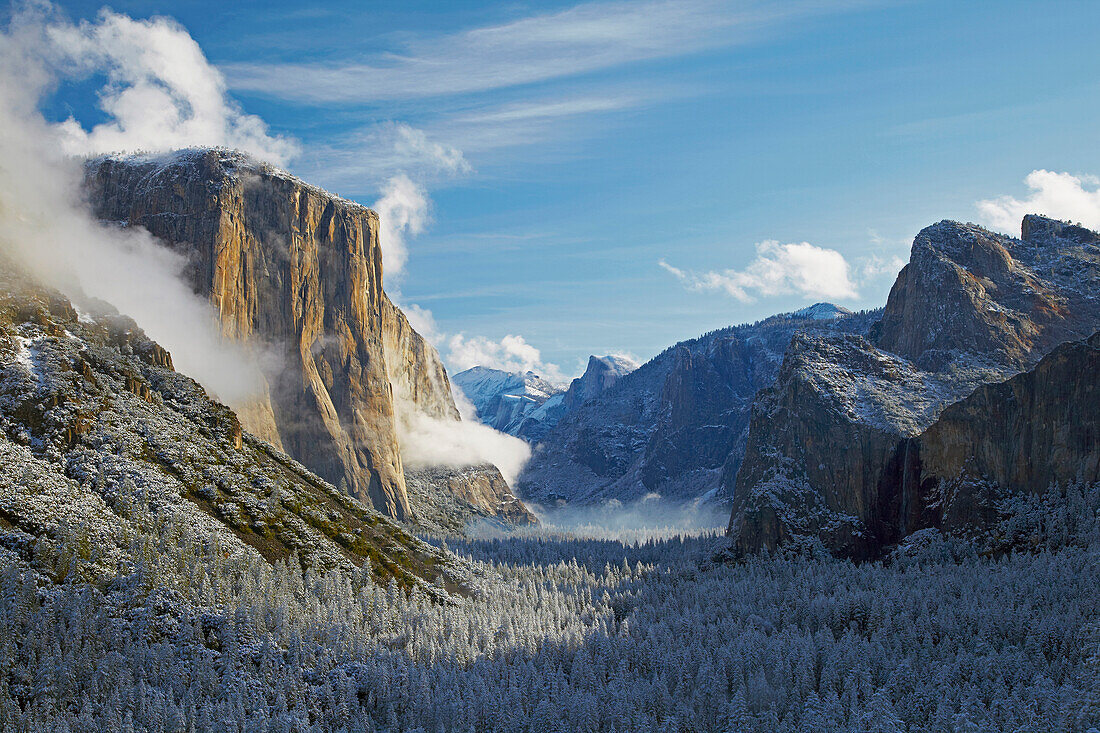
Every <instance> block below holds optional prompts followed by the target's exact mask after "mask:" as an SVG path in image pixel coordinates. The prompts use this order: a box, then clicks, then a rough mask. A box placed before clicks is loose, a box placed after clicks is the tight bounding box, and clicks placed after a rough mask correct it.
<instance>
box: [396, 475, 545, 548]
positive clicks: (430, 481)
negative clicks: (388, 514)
mask: <svg viewBox="0 0 1100 733" xmlns="http://www.w3.org/2000/svg"><path fill="white" fill-rule="evenodd" d="M405 478H406V484H407V487H408V491H409V496H410V497H411V498H412V499H413V501H414V503H415V502H416V501H417V499H418V498H419V497H421V496H423V495H433V496H438V495H439V494H440V488H441V487H442V488H443V489H444V490H445V491H444V492H443V496H445V497H446V500H445V503H440V501H439V500H438V499H436V500H435V501H433V502H431V503H429V502H427V501H425V502H423V504H424V505H425V506H430V507H431V509H429V510H426V511H425V512H423V513H422V514H421V515H420V516H419V517H418V521H419V522H420V524H421V525H422V526H424V527H425V528H427V529H429V530H436V531H444V532H447V531H454V532H462V531H464V529H465V528H466V527H467V526H468V525H469V524H470V523H471V522H476V521H478V520H487V521H491V522H495V523H497V524H503V525H509V526H528V525H534V524H538V518H537V517H535V515H534V514H532V513H531V511H530V510H529V509H528V508H527V507H526V506H525V505H524V503H523V502H522V501H520V500H519V498H518V497H517V496H516V495H515V494H513V493H512V490H511V489H510V488H509V487H508V483H507V482H506V481H505V480H504V477H503V476H501V474H500V471H499V470H498V469H497V467H496V466H492V465H488V464H483V465H479V466H464V467H461V468H449V467H445V466H432V467H425V468H409V469H406V472H405Z"/></svg>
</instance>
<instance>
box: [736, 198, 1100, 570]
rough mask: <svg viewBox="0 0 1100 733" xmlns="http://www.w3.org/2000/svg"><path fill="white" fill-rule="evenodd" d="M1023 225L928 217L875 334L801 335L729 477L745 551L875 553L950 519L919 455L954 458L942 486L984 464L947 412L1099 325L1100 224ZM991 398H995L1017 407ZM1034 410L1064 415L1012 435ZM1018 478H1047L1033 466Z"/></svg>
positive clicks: (1031, 220)
mask: <svg viewBox="0 0 1100 733" xmlns="http://www.w3.org/2000/svg"><path fill="white" fill-rule="evenodd" d="M1023 232H1024V238H1023V239H1020V240H1016V239H1012V238H1010V237H1005V236H1002V235H997V234H993V233H991V232H987V231H985V230H983V229H981V228H980V227H976V226H973V225H963V224H957V223H955V222H941V223H939V224H936V225H934V226H932V227H929V228H927V229H925V230H923V231H922V232H921V233H920V234H919V235H918V236H917V238H916V239H915V240H914V244H913V252H912V258H911V260H910V262H909V264H908V265H907V266H906V267H905V269H903V270H902V272H901V274H900V275H899V276H898V280H897V282H896V283H895V285H894V287H893V289H892V290H891V294H890V299H889V302H888V304H887V306H886V309H885V310H884V312H883V316H882V320H881V321H880V322H879V323H877V324H875V325H874V326H873V327H872V328H871V329H870V335H869V339H867V340H864V339H858V340H857V339H852V338H810V337H799V338H796V339H794V340H793V341H792V343H791V347H790V349H789V351H788V353H787V354H786V356H785V358H784V362H783V368H782V369H781V371H780V376H779V378H778V379H777V381H776V384H775V386H774V387H772V388H770V389H768V390H764V391H763V392H761V393H760V395H759V397H758V398H757V402H756V404H755V405H754V407H753V413H752V419H751V422H750V427H749V435H748V441H747V448H746V451H745V458H744V462H743V464H742V466H741V468H740V470H739V471H738V472H737V473H736V474H733V473H731V472H727V473H726V474H725V476H724V478H723V482H724V484H725V485H726V486H730V487H732V495H733V503H734V508H733V512H732V514H731V519H730V526H729V534H730V537H731V539H732V541H733V544H734V547H735V549H736V550H737V551H739V552H753V551H756V550H759V549H761V548H775V547H777V546H779V545H782V544H785V543H788V542H791V541H794V540H798V539H811V538H812V539H820V540H822V541H823V542H824V544H825V546H826V547H827V548H829V549H830V550H832V551H833V552H835V553H837V554H840V555H845V556H851V557H857V558H859V557H874V556H877V555H878V554H879V553H881V551H882V549H883V548H884V547H885V546H887V545H889V544H891V543H893V542H896V541H897V540H898V539H900V538H901V537H902V536H904V535H905V534H907V533H909V532H911V531H913V529H915V528H918V527H921V526H930V525H932V524H936V523H937V522H939V521H941V520H942V519H943V518H942V517H941V518H940V519H935V518H932V517H930V516H929V514H928V511H927V509H926V505H927V501H926V500H927V499H928V496H929V489H928V485H927V483H926V478H922V475H923V474H922V473H921V471H922V470H924V469H921V468H920V466H921V464H922V462H923V461H924V460H925V459H924V458H922V457H921V456H922V455H924V454H925V451H928V450H932V451H933V453H932V454H928V455H937V456H939V457H938V458H936V460H934V461H933V463H936V464H942V465H943V466H944V467H943V468H942V469H936V470H937V471H940V473H934V474H929V476H934V477H935V478H934V479H932V478H928V479H927V480H928V481H932V483H934V484H936V485H937V486H938V485H939V483H940V480H941V479H943V478H944V477H946V476H947V475H949V474H950V475H954V474H955V473H957V472H958V471H959V470H962V469H961V468H960V466H961V464H960V463H959V461H963V462H964V463H966V465H970V466H972V467H974V466H977V465H980V461H979V462H978V463H973V462H971V461H972V456H973V455H974V453H973V451H974V450H976V448H975V445H974V443H973V442H968V441H971V438H968V437H967V436H964V435H962V434H960V433H956V434H954V435H952V429H951V428H949V427H948V426H949V425H952V424H953V423H952V422H951V421H950V420H948V419H946V418H945V422H944V423H943V424H942V425H941V424H940V423H939V422H937V418H939V416H940V412H941V411H942V410H944V408H945V407H946V406H947V405H949V404H951V403H953V402H955V401H957V400H960V399H962V398H964V397H966V396H967V395H968V394H970V393H971V392H973V391H974V390H975V389H978V388H980V389H978V392H975V393H974V394H975V399H978V397H977V396H978V395H981V394H986V393H987V392H986V391H987V390H993V392H989V393H988V394H989V395H995V394H999V393H997V392H996V390H995V389H994V388H992V387H982V385H987V384H992V383H997V382H1001V381H1003V380H1004V379H1005V378H1007V377H1009V376H1010V375H1012V374H1013V373H1016V372H1018V371H1019V370H1020V369H1023V368H1027V367H1029V366H1031V365H1034V364H1035V363H1036V362H1037V361H1038V360H1039V359H1041V358H1042V357H1043V356H1044V354H1046V353H1048V352H1050V350H1051V349H1053V348H1055V347H1056V346H1057V345H1058V344H1060V343H1062V342H1064V341H1065V340H1067V339H1072V338H1080V337H1081V336H1082V335H1087V334H1089V333H1091V332H1092V331H1094V330H1095V329H1096V328H1097V327H1100V309H1098V302H1097V300H1096V298H1095V296H1094V293H1095V289H1096V287H1097V284H1100V248H1097V246H1096V241H1097V240H1096V237H1097V235H1095V234H1093V233H1091V232H1087V230H1082V229H1081V228H1080V227H1071V226H1069V225H1065V224H1062V223H1059V222H1054V221H1052V220H1049V219H1044V218H1043V217H1028V218H1027V219H1025V221H1024V227H1023ZM1001 396H1002V397H1005V398H1006V399H1008V398H1009V397H1011V395H1006V394H1001ZM990 399H994V397H993V396H990V397H987V403H986V405H985V407H984V408H983V409H984V410H985V412H986V413H987V414H988V415H989V416H990V417H994V416H996V418H997V419H998V420H999V419H1002V418H1005V417H1007V415H998V413H997V411H996V410H993V409H992V407H991V406H990V404H989V403H988V400H990ZM954 409H955V408H951V409H950V410H949V411H948V412H946V413H945V415H948V416H950V415H954V414H955V413H954V412H953V410H954ZM1005 409H1008V408H1005ZM1032 418H1035V419H1038V420H1039V421H1040V423H1039V424H1040V425H1044V426H1047V427H1049V426H1050V424H1051V421H1050V420H1049V419H1045V418H1042V417H1041V416H1040V415H1038V414H1032V416H1031V417H1029V418H1026V419H1025V418H1019V419H1017V421H1016V422H1015V423H1011V421H1010V424H1007V425H1003V426H1002V427H1003V428H1004V430H1006V431H1008V432H1006V433H1005V434H1004V435H1001V436H1000V439H1002V440H1005V441H1007V443H1006V445H1016V444H1017V443H1018V442H1019V441H1020V440H1024V439H1025V438H1022V437H1020V435H1019V434H1017V432H1015V431H1024V432H1023V434H1025V435H1026V434H1027V433H1028V431H1031V432H1034V431H1035V430H1036V429H1039V430H1046V429H1047V427H1041V428H1040V427H1038V426H1037V425H1034V424H1031V423H1030V420H1031V419H1032ZM934 423H935V425H936V426H938V427H933V424H934ZM1071 424H1072V422H1066V423H1064V424H1063V427H1064V429H1065V430H1069V429H1070V427H1069V426H1070V425H1071ZM1029 426H1030V427H1029ZM926 430H927V431H931V432H930V433H929V435H931V436H934V435H942V436H944V437H943V438H942V439H940V441H939V443H938V444H939V445H940V447H939V448H936V449H931V448H922V446H924V445H925V444H924V440H925V439H924V437H923V435H922V434H923V433H924V432H925V431H926ZM1086 434H1087V431H1086ZM1026 439H1027V440H1030V438H1026ZM1065 439H1068V438H1066V437H1065V436H1063V438H1060V439H1059V440H1065ZM983 450H992V449H983ZM1070 453H1071V454H1073V455H1075V456H1078V457H1079V456H1080V455H1082V454H1081V453H1080V451H1077V452H1073V451H1070ZM941 454H942V455H941ZM1024 455H1030V454H1029V453H1027V451H1023V452H1021V453H1018V454H1017V459H1016V460H1025V459H1024V458H1020V456H1024ZM946 456H952V458H951V460H950V461H947V460H946ZM945 461H946V462H945ZM1005 461H1008V459H1007V458H1006V457H1003V456H1002V458H1001V459H998V460H996V461H993V463H1004V462H1005ZM1009 462H1010V461H1009ZM1070 462H1072V461H1070ZM990 465H992V463H991V464H990ZM1004 465H1008V463H1004ZM1067 465H1068V464H1067ZM983 470H984V469H983ZM983 475H984V474H983ZM1046 478H1048V476H1045V475H1044V476H1039V477H1037V479H1036V480H1038V481H1040V482H1041V481H1043V480H1046ZM995 480H996V481H1000V480H1001V479H995ZM1005 480H1007V479H1005ZM1009 483H1011V484H1012V485H1025V484H1026V485H1028V486H1032V485H1033V483H1032V482H1030V481H1025V480H1022V479H1020V478H1019V477H1016V478H1013V479H1012V480H1011V481H1010V482H1009ZM965 493H966V492H963V494H965ZM956 494H957V495H960V496H961V495H963V494H958V492H956ZM966 501H969V499H967V500H966ZM964 503H965V501H964ZM959 506H962V504H959ZM963 513H964V514H965V512H963Z"/></svg>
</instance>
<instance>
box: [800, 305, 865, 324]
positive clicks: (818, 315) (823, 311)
mask: <svg viewBox="0 0 1100 733" xmlns="http://www.w3.org/2000/svg"><path fill="white" fill-rule="evenodd" d="M790 315H791V317H793V318H812V319H814V320H815V321H831V320H833V319H834V318H844V317H845V316H850V315H852V311H850V310H848V309H847V308H842V307H840V306H839V305H834V304H832V303H814V304H813V305H810V306H806V307H805V308H802V309H800V310H796V311H794V312H793V313H791V314H790Z"/></svg>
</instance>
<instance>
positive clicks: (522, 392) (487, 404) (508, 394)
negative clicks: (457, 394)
mask: <svg viewBox="0 0 1100 733" xmlns="http://www.w3.org/2000/svg"><path fill="white" fill-rule="evenodd" d="M451 381H452V382H453V383H454V384H455V386H457V387H458V388H459V389H460V390H462V393H463V394H464V395H466V399H468V400H469V401H470V402H471V403H472V404H473V406H474V409H476V410H477V417H478V419H479V420H481V422H483V423H484V424H486V425H488V426H489V427H491V428H493V429H494V430H499V431H501V432H502V433H508V434H509V435H515V436H517V437H520V438H524V439H528V440H530V439H532V434H533V433H540V432H545V428H544V427H543V426H545V425H553V424H554V423H556V422H557V421H558V418H559V417H560V416H561V415H560V412H561V411H562V397H563V396H564V394H565V387H564V386H562V385H560V384H554V383H553V382H551V381H550V380H548V379H543V378H542V377H540V376H539V375H538V374H535V373H534V372H532V371H528V372H525V373H519V372H507V371H504V370H502V369H493V368H491V367H483V366H475V367H472V368H470V369H467V370H466V371H464V372H459V373H458V374H455V375H454V376H453V377H452V378H451Z"/></svg>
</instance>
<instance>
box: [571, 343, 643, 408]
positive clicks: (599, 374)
mask: <svg viewBox="0 0 1100 733" xmlns="http://www.w3.org/2000/svg"><path fill="white" fill-rule="evenodd" d="M637 368H638V363H637V362H636V361H634V360H633V359H631V358H629V357H626V356H616V355H611V354H609V355H608V356H590V357H588V366H587V367H586V368H585V370H584V374H582V375H581V376H579V377H577V378H576V379H574V380H573V381H572V382H570V383H569V389H567V390H566V391H565V395H564V397H563V398H562V403H563V404H564V406H565V409H566V410H575V409H577V408H578V407H580V406H581V405H583V404H584V403H585V402H588V401H589V400H591V399H592V398H593V397H595V396H597V395H599V394H601V393H602V392H606V391H607V390H609V389H611V388H612V387H614V386H615V385H616V384H618V382H619V380H620V379H622V378H623V377H625V376H626V375H627V374H630V373H631V372H632V371H634V370H635V369H637Z"/></svg>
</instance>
